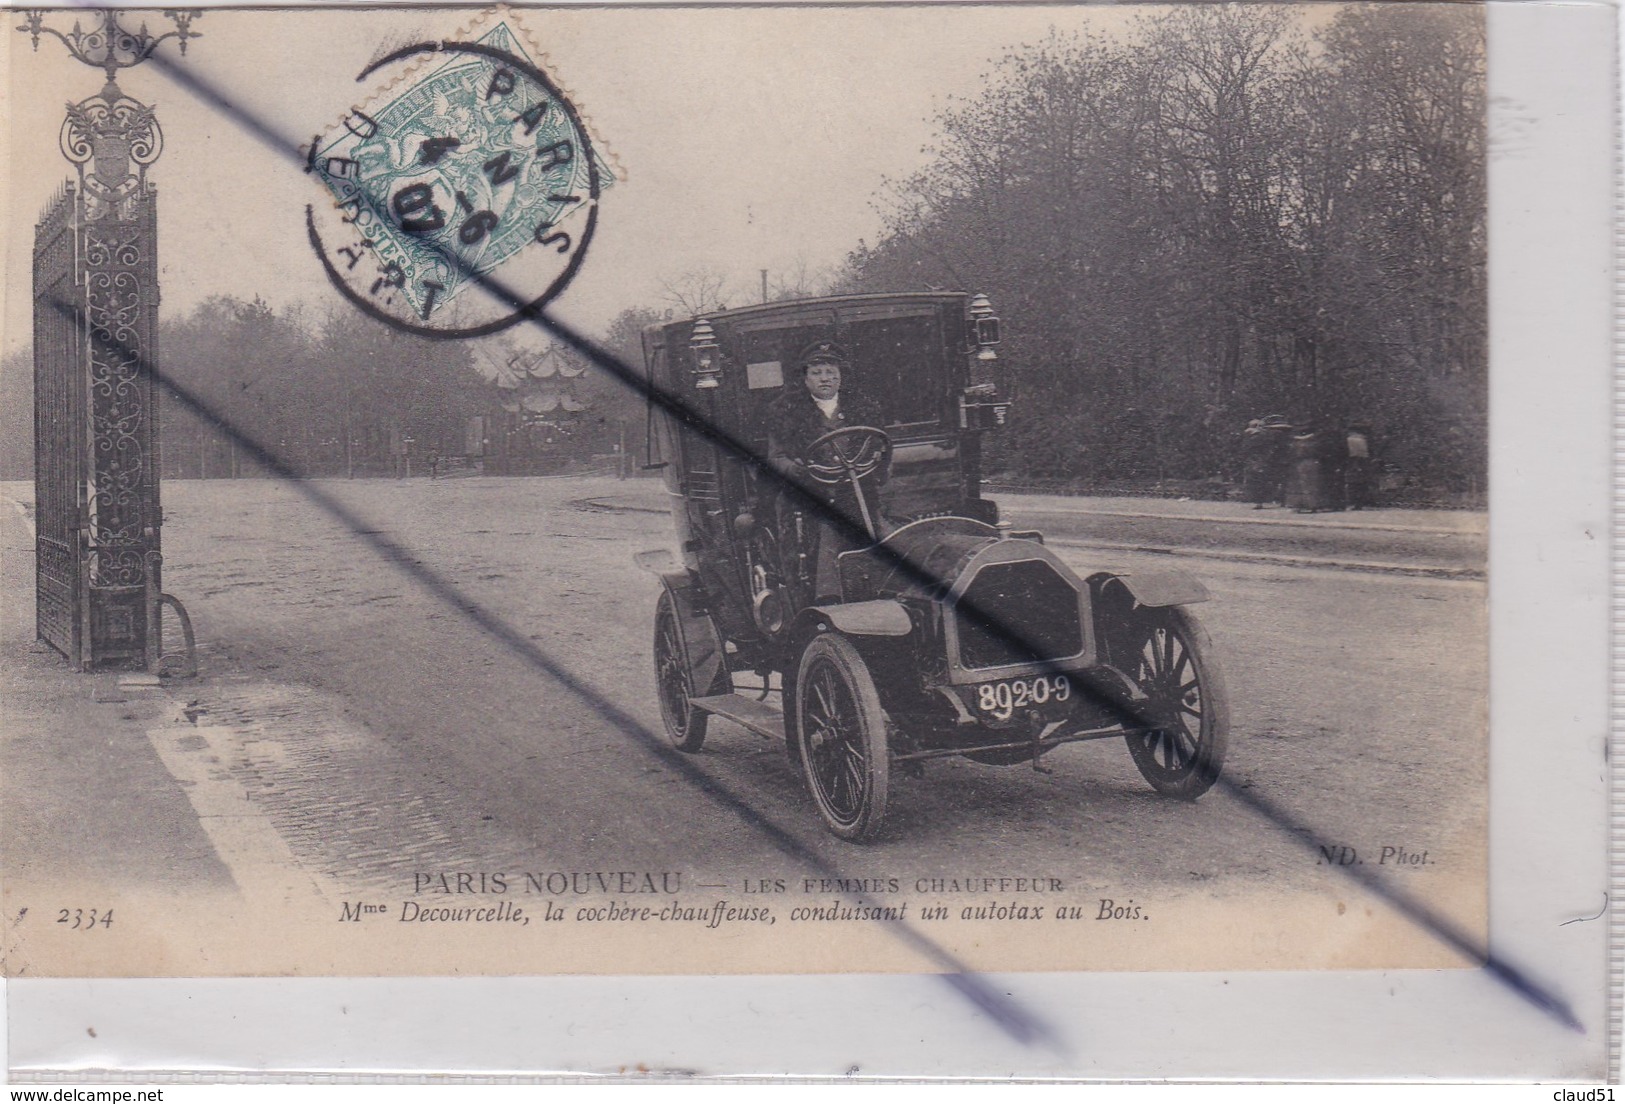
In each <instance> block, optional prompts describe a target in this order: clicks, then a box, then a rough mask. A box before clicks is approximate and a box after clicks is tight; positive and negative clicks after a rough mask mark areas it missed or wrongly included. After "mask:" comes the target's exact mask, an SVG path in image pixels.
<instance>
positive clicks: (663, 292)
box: [660, 267, 728, 317]
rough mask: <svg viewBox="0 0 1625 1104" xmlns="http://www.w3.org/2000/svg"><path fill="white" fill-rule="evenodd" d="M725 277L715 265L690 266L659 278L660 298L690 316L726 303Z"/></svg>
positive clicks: (673, 308)
mask: <svg viewBox="0 0 1625 1104" xmlns="http://www.w3.org/2000/svg"><path fill="white" fill-rule="evenodd" d="M727 288H728V277H727V276H726V275H725V274H724V273H722V272H719V271H717V270H716V269H714V268H705V267H699V268H691V269H689V270H688V271H686V272H683V273H682V274H680V275H677V276H668V277H665V278H663V279H662V280H661V281H660V301H661V302H662V303H665V304H666V305H667V306H669V307H671V308H672V310H673V311H675V312H677V313H678V314H680V315H685V316H689V317H693V316H696V315H701V314H707V313H709V312H711V311H717V310H722V309H724V308H725V307H726V306H727Z"/></svg>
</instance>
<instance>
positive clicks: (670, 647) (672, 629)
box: [655, 590, 710, 752]
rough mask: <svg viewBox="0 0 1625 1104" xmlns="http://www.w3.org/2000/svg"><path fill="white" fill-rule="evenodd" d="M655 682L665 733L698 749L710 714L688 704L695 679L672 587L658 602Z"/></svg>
mask: <svg viewBox="0 0 1625 1104" xmlns="http://www.w3.org/2000/svg"><path fill="white" fill-rule="evenodd" d="M655 686H656V688H657V689H658V691H659V693H660V718H661V720H663V721H664V722H665V724H666V736H667V737H668V738H669V739H670V740H671V742H672V743H673V744H675V745H676V746H677V749H678V750H679V751H689V752H694V751H699V750H700V748H701V747H702V746H703V745H704V744H705V727H706V722H707V720H709V718H710V715H709V714H708V713H706V712H705V711H704V710H703V709H695V708H694V707H693V706H692V705H690V704H689V699H691V698H693V697H694V696H695V695H694V687H693V681H692V679H691V678H690V676H689V670H688V656H687V654H686V653H685V652H684V650H683V636H682V633H681V631H680V630H679V629H678V626H677V604H676V603H675V602H674V601H673V600H672V597H671V591H669V590H662V591H661V592H660V601H659V603H657V604H656V606H655Z"/></svg>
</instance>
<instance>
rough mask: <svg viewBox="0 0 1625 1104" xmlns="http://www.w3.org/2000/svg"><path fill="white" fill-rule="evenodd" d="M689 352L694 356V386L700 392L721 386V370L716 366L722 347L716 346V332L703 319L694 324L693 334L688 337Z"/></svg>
mask: <svg viewBox="0 0 1625 1104" xmlns="http://www.w3.org/2000/svg"><path fill="white" fill-rule="evenodd" d="M688 349H689V352H691V353H693V354H694V386H695V387H697V388H699V389H700V390H701V391H706V390H709V389H711V388H713V387H717V386H719V385H720V384H721V382H722V380H721V375H722V370H721V368H720V366H719V364H718V361H719V360H720V358H721V356H722V346H720V345H718V344H717V334H716V331H715V330H713V329H712V328H711V323H710V322H709V321H708V320H707V319H704V318H701V319H698V320H696V321H695V323H694V332H693V333H691V334H690V335H689V337H688Z"/></svg>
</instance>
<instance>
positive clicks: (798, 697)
mask: <svg viewBox="0 0 1625 1104" xmlns="http://www.w3.org/2000/svg"><path fill="white" fill-rule="evenodd" d="M795 710H796V725H795V734H796V746H797V749H798V750H799V751H800V759H801V769H802V774H803V776H804V777H805V778H806V780H807V789H808V791H809V792H810V793H811V794H812V798H813V803H814V804H816V805H817V806H818V813H819V815H820V816H822V817H823V818H824V823H825V825H827V826H828V828H829V830H830V831H831V832H833V833H834V834H835V835H837V836H839V837H841V838H842V839H845V840H865V839H869V838H871V837H872V836H874V834H875V833H876V832H878V831H879V830H880V824H881V821H883V820H884V819H885V817H886V789H887V786H888V784H889V775H890V768H891V756H890V751H889V749H888V747H887V744H886V715H885V712H884V711H883V710H882V709H881V706H880V694H879V692H878V691H876V689H875V681H874V678H873V676H871V675H870V674H869V667H868V665H867V664H866V663H864V661H863V657H862V656H861V655H859V654H858V650H857V649H856V648H854V647H853V646H852V645H851V643H849V642H848V641H846V640H844V639H842V638H841V637H839V636H836V635H834V634H825V635H823V636H820V637H818V638H816V639H815V640H813V642H812V643H811V644H809V645H808V646H807V650H806V651H804V652H803V653H802V655H801V663H800V665H799V667H798V669H797V672H796V693H795Z"/></svg>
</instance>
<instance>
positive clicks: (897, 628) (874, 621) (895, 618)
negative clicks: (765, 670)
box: [797, 598, 914, 636]
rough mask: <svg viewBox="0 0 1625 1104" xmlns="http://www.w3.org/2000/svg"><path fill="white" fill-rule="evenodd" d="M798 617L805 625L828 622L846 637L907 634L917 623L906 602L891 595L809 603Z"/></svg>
mask: <svg viewBox="0 0 1625 1104" xmlns="http://www.w3.org/2000/svg"><path fill="white" fill-rule="evenodd" d="M797 620H798V621H799V622H801V623H802V625H803V626H806V625H807V624H809V623H810V622H812V621H816V620H823V621H827V622H829V625H830V627H831V628H833V629H835V630H836V631H837V632H839V633H841V634H843V635H845V636H907V635H908V634H909V633H911V632H913V631H914V622H913V621H912V620H911V619H910V618H909V616H908V610H907V609H905V608H904V607H903V603H901V602H897V601H894V600H892V599H890V598H876V599H875V600H873V601H870V602H843V603H841V604H839V605H825V606H809V607H808V608H807V609H804V610H802V611H801V614H800V616H799V617H798V618H797Z"/></svg>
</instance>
